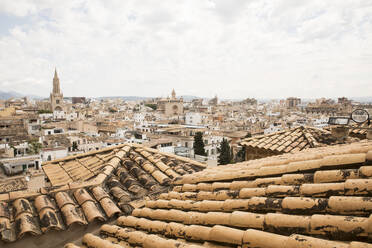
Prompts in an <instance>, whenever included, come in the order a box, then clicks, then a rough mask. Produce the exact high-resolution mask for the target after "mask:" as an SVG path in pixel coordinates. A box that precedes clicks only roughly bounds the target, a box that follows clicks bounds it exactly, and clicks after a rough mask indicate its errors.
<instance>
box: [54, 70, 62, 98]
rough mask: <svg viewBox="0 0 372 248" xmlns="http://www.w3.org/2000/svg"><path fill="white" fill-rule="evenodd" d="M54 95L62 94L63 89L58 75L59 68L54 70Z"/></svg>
mask: <svg viewBox="0 0 372 248" xmlns="http://www.w3.org/2000/svg"><path fill="white" fill-rule="evenodd" d="M53 93H54V94H60V93H61V89H60V86H59V78H58V75H57V68H55V69H54V78H53Z"/></svg>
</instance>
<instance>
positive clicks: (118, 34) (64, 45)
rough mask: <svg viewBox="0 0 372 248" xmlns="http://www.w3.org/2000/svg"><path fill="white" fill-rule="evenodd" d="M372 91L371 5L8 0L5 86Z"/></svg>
mask: <svg viewBox="0 0 372 248" xmlns="http://www.w3.org/2000/svg"><path fill="white" fill-rule="evenodd" d="M55 67H57V71H58V75H59V78H60V83H61V89H62V91H63V94H64V95H65V96H86V97H98V96H149V97H165V96H168V95H170V93H171V90H172V89H173V88H174V89H175V90H176V92H177V94H178V95H194V96H199V97H213V96H214V95H217V96H219V97H220V98H231V99H241V98H247V97H256V98H285V97H290V96H297V97H302V98H317V97H338V96H346V97H363V96H372V0H326V1H325V0H311V1H301V0H182V1H181V0H140V1H138V0H63V1H60V0H17V1H14V0H1V1H0V91H16V92H19V93H22V94H25V95H38V96H44V97H46V96H48V95H49V94H50V92H51V90H52V79H53V74H54V68H55Z"/></svg>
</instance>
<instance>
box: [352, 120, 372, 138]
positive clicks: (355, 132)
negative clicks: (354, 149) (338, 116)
mask: <svg viewBox="0 0 372 248" xmlns="http://www.w3.org/2000/svg"><path fill="white" fill-rule="evenodd" d="M366 128H371V129H372V124H369V125H368V123H367V122H365V123H363V124H362V125H353V126H352V128H351V129H350V135H351V136H356V137H359V138H361V137H363V138H366V135H367V129H366Z"/></svg>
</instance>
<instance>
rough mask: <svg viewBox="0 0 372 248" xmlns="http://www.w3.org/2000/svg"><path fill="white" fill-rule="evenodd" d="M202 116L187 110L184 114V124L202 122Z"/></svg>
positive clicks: (198, 123)
mask: <svg viewBox="0 0 372 248" xmlns="http://www.w3.org/2000/svg"><path fill="white" fill-rule="evenodd" d="M202 120H203V116H202V114H201V113H198V112H187V113H186V114H185V123H186V125H200V124H202Z"/></svg>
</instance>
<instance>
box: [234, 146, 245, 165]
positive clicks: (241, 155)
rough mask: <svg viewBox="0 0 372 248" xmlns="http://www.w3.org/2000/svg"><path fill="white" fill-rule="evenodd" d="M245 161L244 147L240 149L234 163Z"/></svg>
mask: <svg viewBox="0 0 372 248" xmlns="http://www.w3.org/2000/svg"><path fill="white" fill-rule="evenodd" d="M244 160H245V147H242V148H241V149H240V150H239V151H238V152H237V153H236V156H235V163H239V162H243V161H244Z"/></svg>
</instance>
